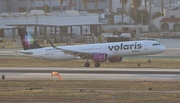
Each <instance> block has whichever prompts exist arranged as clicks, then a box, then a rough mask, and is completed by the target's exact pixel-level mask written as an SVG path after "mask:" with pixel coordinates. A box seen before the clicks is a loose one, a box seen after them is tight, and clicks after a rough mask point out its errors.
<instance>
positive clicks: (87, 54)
mask: <svg viewBox="0 0 180 103" xmlns="http://www.w3.org/2000/svg"><path fill="white" fill-rule="evenodd" d="M18 35H19V36H20V38H21V42H22V45H23V48H24V50H20V51H19V52H18V53H17V54H18V55H23V56H28V57H33V58H38V59H45V60H55V61H64V60H79V59H85V60H87V62H85V64H84V66H85V67H90V63H89V60H93V61H94V62H95V67H100V62H106V61H109V62H121V61H122V57H125V56H139V55H147V58H148V60H147V62H149V63H150V62H151V60H150V58H149V55H151V54H158V53H162V52H164V51H165V50H166V47H165V46H163V45H161V44H160V43H158V42H156V41H150V40H141V41H126V42H111V43H98V44H82V45H69V46H55V45H54V44H53V43H52V42H51V41H50V44H51V47H42V46H40V45H39V44H38V43H37V42H36V41H35V40H34V39H33V38H32V36H31V35H30V34H28V32H27V31H26V30H25V29H24V28H19V29H18Z"/></svg>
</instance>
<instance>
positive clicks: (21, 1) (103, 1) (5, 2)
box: [0, 0, 109, 13]
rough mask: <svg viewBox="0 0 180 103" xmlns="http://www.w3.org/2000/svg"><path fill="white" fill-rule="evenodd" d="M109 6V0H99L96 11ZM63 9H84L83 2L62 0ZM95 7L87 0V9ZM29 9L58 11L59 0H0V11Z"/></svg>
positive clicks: (93, 2)
mask: <svg viewBox="0 0 180 103" xmlns="http://www.w3.org/2000/svg"><path fill="white" fill-rule="evenodd" d="M107 8H109V0H99V2H98V8H97V9H98V11H101V12H104V10H105V9H107ZM62 9H63V11H64V10H70V9H73V10H79V11H82V10H84V4H83V3H82V2H81V0H73V1H72V3H71V2H70V0H64V2H63V3H62ZM94 9H95V0H89V2H88V4H87V10H88V11H92V10H94ZM30 10H44V11H47V12H55V11H60V2H59V0H0V13H3V12H30Z"/></svg>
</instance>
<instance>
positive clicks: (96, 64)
mask: <svg viewBox="0 0 180 103" xmlns="http://www.w3.org/2000/svg"><path fill="white" fill-rule="evenodd" d="M84 66H85V67H90V63H89V62H88V60H87V62H86V63H84ZM94 66H95V67H100V63H99V62H96V63H95V64H94Z"/></svg>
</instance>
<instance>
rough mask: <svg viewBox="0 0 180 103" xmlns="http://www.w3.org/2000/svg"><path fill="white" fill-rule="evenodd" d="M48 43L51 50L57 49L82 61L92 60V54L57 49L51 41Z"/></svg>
mask: <svg viewBox="0 0 180 103" xmlns="http://www.w3.org/2000/svg"><path fill="white" fill-rule="evenodd" d="M49 42H50V44H51V46H52V47H53V48H55V49H58V50H62V51H63V52H64V53H67V54H71V55H74V56H77V57H78V56H79V57H80V58H82V59H92V56H93V54H95V53H92V52H81V51H73V50H67V49H63V48H58V47H56V46H55V45H54V44H53V43H52V42H51V40H49Z"/></svg>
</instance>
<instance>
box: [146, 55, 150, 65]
mask: <svg viewBox="0 0 180 103" xmlns="http://www.w3.org/2000/svg"><path fill="white" fill-rule="evenodd" d="M147 59H148V60H147V62H148V63H151V60H150V57H149V55H147Z"/></svg>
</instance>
